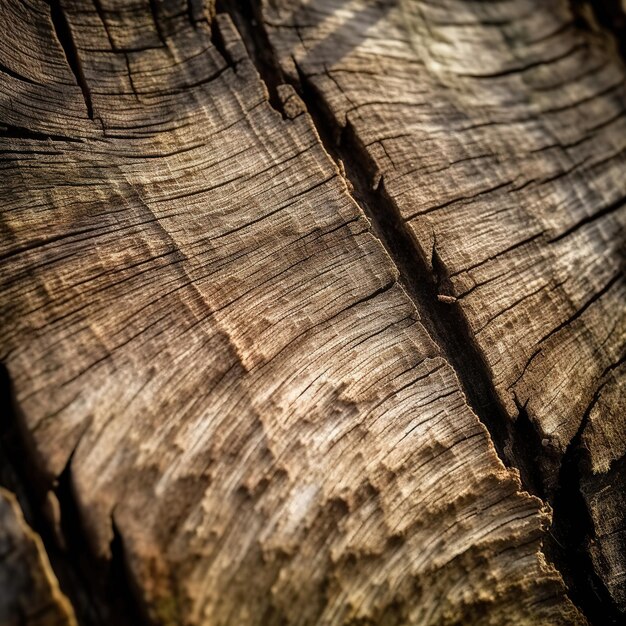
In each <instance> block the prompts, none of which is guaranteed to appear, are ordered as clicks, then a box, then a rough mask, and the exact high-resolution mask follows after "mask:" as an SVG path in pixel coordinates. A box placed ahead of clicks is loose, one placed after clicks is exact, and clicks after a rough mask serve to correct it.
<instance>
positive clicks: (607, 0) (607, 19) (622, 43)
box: [570, 0, 626, 60]
mask: <svg viewBox="0 0 626 626" xmlns="http://www.w3.org/2000/svg"><path fill="white" fill-rule="evenodd" d="M570 7H571V10H572V14H573V15H574V21H575V24H576V25H577V26H578V27H579V28H581V29H582V30H586V31H592V32H593V31H598V30H603V31H604V33H605V34H606V35H608V36H609V37H610V39H611V41H612V45H613V46H614V47H615V50H616V52H617V53H618V54H619V55H620V57H621V58H622V60H626V12H625V11H624V6H623V5H622V0H570Z"/></svg>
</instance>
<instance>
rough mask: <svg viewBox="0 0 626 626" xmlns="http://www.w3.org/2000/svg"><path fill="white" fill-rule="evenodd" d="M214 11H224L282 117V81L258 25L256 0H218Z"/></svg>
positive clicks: (262, 29) (265, 37)
mask: <svg viewBox="0 0 626 626" xmlns="http://www.w3.org/2000/svg"><path fill="white" fill-rule="evenodd" d="M215 8H216V11H217V12H218V13H228V14H229V15H230V17H231V19H232V20H233V23H234V24H235V26H236V27H237V30H238V31H239V34H240V35H241V37H242V39H243V41H244V44H245V46H246V49H247V51H248V54H249V55H250V57H251V59H252V62H253V63H254V65H255V66H256V68H257V71H258V72H259V73H260V75H261V79H262V80H263V82H264V83H265V86H266V87H267V91H268V93H269V102H270V104H271V106H272V107H273V108H274V109H275V110H276V111H278V112H279V113H281V115H283V116H284V111H283V105H282V100H281V98H280V96H279V95H278V86H279V85H282V84H284V83H285V81H284V80H283V79H282V73H281V71H280V68H279V66H278V63H277V61H276V58H275V56H274V54H273V52H272V46H271V44H270V41H269V38H268V36H267V33H266V32H265V29H264V28H262V27H261V24H262V16H261V11H260V8H259V7H258V5H257V3H256V2H251V0H241V2H229V1H228V0H226V1H225V2H223V1H222V0H218V1H217V3H216V5H215Z"/></svg>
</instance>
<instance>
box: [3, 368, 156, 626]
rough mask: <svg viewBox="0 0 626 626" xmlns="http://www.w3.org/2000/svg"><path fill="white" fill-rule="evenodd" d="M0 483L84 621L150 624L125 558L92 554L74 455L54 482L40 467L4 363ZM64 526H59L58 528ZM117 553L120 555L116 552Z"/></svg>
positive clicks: (95, 625)
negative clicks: (51, 501) (53, 511)
mask: <svg viewBox="0 0 626 626" xmlns="http://www.w3.org/2000/svg"><path fill="white" fill-rule="evenodd" d="M0 406H1V407H2V413H1V415H0V485H2V486H4V487H6V488H7V489H9V490H10V491H12V492H13V493H14V494H15V495H16V496H17V499H18V501H19V503H20V507H21V508H22V511H23V513H24V517H25V518H26V522H27V523H28V524H29V526H30V527H31V528H32V529H33V530H34V531H35V532H36V533H37V534H38V535H39V536H40V537H41V540H42V542H43V544H44V547H45V550H46V554H47V556H48V559H49V560H50V565H51V566H52V569H53V571H54V573H55V576H56V578H57V580H58V583H59V586H60V588H61V590H62V591H63V593H64V594H65V595H66V596H67V598H68V600H69V601H70V604H71V605H72V607H73V609H74V613H75V615H76V619H77V621H78V623H79V624H80V625H81V626H110V625H111V624H115V625H116V626H118V625H119V626H138V625H141V624H147V620H146V619H145V618H144V616H143V615H142V614H141V613H140V611H139V609H138V603H137V602H136V601H135V599H134V598H132V597H130V591H129V589H130V587H129V586H128V584H127V580H126V577H125V576H121V575H120V572H122V571H123V569H124V568H125V564H124V563H119V562H117V561H118V560H119V558H123V556H121V555H120V553H119V551H118V552H117V553H116V552H114V551H113V550H112V554H113V556H112V558H111V560H110V561H99V560H97V559H95V558H94V557H93V556H92V552H91V550H90V548H89V546H88V541H87V537H86V534H85V530H84V527H83V524H82V522H81V520H80V514H79V509H78V505H77V503H76V500H75V497H74V493H73V488H72V485H71V459H70V461H68V463H67V465H66V467H65V469H64V471H63V472H62V473H61V474H60V475H59V477H58V479H57V480H56V481H55V484H53V485H50V482H49V480H47V479H46V478H45V477H44V476H43V475H42V473H41V472H39V471H38V470H37V468H36V463H35V462H34V461H35V459H36V454H35V451H34V450H33V449H32V446H31V445H29V442H28V441H27V434H26V432H25V429H24V427H23V425H22V421H23V420H22V419H21V417H20V409H19V406H18V405H17V403H16V400H15V395H14V393H13V389H12V383H11V380H10V376H9V373H8V371H7V369H6V367H5V366H4V364H2V363H0ZM49 491H51V492H52V494H53V495H54V497H55V498H56V499H57V501H58V504H59V509H60V529H58V530H55V527H56V523H55V522H54V521H53V520H52V519H51V518H50V514H49V513H46V508H47V507H46V498H47V494H48V492H49ZM58 531H60V532H58ZM116 554H117V558H116Z"/></svg>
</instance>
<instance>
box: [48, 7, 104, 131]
mask: <svg viewBox="0 0 626 626" xmlns="http://www.w3.org/2000/svg"><path fill="white" fill-rule="evenodd" d="M46 1H47V2H48V4H49V6H50V18H51V19H52V25H53V26H54V31H55V33H56V36H57V39H58V40H59V43H60V44H61V47H62V48H63V52H64V54H65V58H66V59H67V64H68V65H69V67H70V69H71V70H72V73H73V74H74V78H75V79H76V84H77V85H78V86H79V87H80V90H81V92H82V94H83V99H84V101H85V107H86V108H87V116H88V117H89V119H90V120H92V119H93V102H92V99H91V91H90V89H89V85H88V84H87V81H86V79H85V74H84V72H83V68H82V65H81V63H80V58H79V56H78V50H77V49H76V44H75V43H74V37H73V36H72V31H71V29H70V25H69V23H68V21H67V18H66V17H65V13H64V12H63V8H62V7H61V0H46Z"/></svg>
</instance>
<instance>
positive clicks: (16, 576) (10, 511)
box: [0, 487, 76, 626]
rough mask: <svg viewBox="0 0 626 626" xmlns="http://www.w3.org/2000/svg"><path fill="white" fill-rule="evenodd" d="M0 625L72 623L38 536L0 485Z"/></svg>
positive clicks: (64, 625)
mask: <svg viewBox="0 0 626 626" xmlns="http://www.w3.org/2000/svg"><path fill="white" fill-rule="evenodd" d="M0 624H2V625H3V626H13V625H15V626H17V625H18V624H20V625H24V624H26V625H28V626H75V625H76V619H75V617H74V612H73V610H72V607H71V605H70V603H69V602H68V600H67V598H66V597H65V596H64V595H63V593H62V592H61V591H60V590H59V586H58V583H57V580H56V577H55V575H54V573H53V572H52V569H51V568H50V563H49V562H48V557H47V556H46V552H45V549H44V546H43V543H42V542H41V539H40V538H39V536H37V535H36V534H35V533H34V532H33V531H32V529H31V528H30V527H29V526H28V525H27V524H26V522H25V521H24V516H23V515H22V511H21V509H20V507H19V504H18V503H17V500H16V499H15V496H14V495H13V494H12V493H11V492H9V491H7V490H6V489H3V488H2V487H0Z"/></svg>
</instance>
